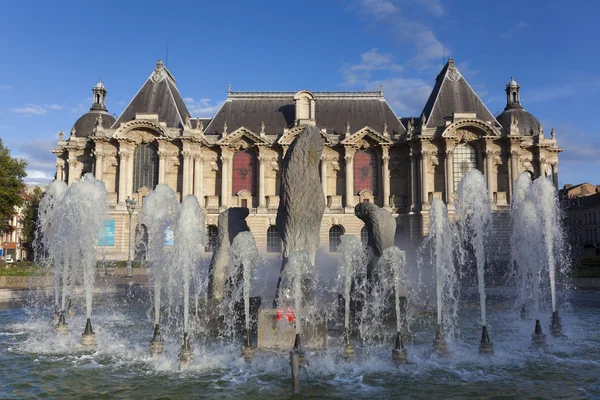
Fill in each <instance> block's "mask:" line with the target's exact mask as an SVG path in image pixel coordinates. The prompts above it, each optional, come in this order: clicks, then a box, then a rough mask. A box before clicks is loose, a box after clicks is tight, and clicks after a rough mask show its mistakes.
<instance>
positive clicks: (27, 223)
mask: <svg viewBox="0 0 600 400" xmlns="http://www.w3.org/2000/svg"><path fill="white" fill-rule="evenodd" d="M30 197H31V200H29V202H27V204H26V205H25V208H24V209H23V226H22V228H21V243H22V245H23V247H25V248H26V249H27V254H28V255H29V257H30V258H31V257H33V241H34V239H35V230H36V228H37V222H38V210H39V208H40V201H42V197H44V192H43V191H42V189H41V188H40V187H39V186H36V187H35V189H33V192H32V193H31V195H30Z"/></svg>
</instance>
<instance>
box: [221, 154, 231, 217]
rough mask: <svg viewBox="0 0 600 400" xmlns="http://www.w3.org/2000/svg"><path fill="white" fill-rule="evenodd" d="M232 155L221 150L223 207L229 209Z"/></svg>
mask: <svg viewBox="0 0 600 400" xmlns="http://www.w3.org/2000/svg"><path fill="white" fill-rule="evenodd" d="M230 161H231V155H230V154H227V153H223V151H222V150H221V207H222V208H227V207H229V190H227V189H228V188H229V162H230Z"/></svg>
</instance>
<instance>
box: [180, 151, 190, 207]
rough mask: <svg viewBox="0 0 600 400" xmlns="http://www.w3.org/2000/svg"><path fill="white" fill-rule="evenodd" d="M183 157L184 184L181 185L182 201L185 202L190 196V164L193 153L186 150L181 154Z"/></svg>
mask: <svg viewBox="0 0 600 400" xmlns="http://www.w3.org/2000/svg"><path fill="white" fill-rule="evenodd" d="M181 156H182V158H183V167H182V169H183V182H182V185H181V199H182V200H183V199H184V198H185V196H187V195H188V194H190V183H191V177H190V164H191V160H192V153H191V152H189V151H187V150H185V151H182V152H181Z"/></svg>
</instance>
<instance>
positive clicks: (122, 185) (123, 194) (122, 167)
mask: <svg viewBox="0 0 600 400" xmlns="http://www.w3.org/2000/svg"><path fill="white" fill-rule="evenodd" d="M128 160H129V151H128V150H126V149H121V150H119V193H118V194H117V203H123V202H125V199H126V198H127V175H128V174H127V173H128V171H127V169H128V168H127V164H129V163H128Z"/></svg>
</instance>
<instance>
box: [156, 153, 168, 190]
mask: <svg viewBox="0 0 600 400" xmlns="http://www.w3.org/2000/svg"><path fill="white" fill-rule="evenodd" d="M166 159H167V152H166V151H164V150H159V151H158V183H159V184H163V183H165V162H166Z"/></svg>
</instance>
